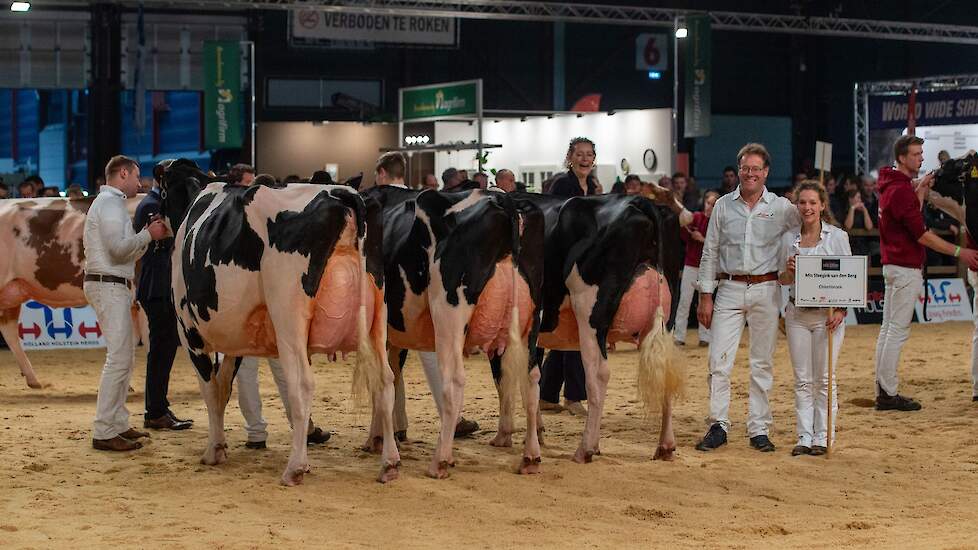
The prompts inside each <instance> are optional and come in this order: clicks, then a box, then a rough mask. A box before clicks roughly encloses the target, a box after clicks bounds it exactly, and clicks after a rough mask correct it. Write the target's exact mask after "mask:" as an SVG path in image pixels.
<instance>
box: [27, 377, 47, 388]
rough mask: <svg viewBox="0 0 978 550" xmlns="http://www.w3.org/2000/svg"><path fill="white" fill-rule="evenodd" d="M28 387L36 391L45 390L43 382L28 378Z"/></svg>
mask: <svg viewBox="0 0 978 550" xmlns="http://www.w3.org/2000/svg"><path fill="white" fill-rule="evenodd" d="M27 387H28V388H31V389H34V390H40V389H42V388H44V384H41V382H39V381H38V379H37V378H28V379H27Z"/></svg>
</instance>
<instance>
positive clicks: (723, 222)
mask: <svg viewBox="0 0 978 550" xmlns="http://www.w3.org/2000/svg"><path fill="white" fill-rule="evenodd" d="M737 162H738V164H739V166H738V173H739V176H740V185H739V186H738V187H737V188H736V189H734V190H733V192H731V193H728V194H726V195H724V196H722V197H720V198H719V199H717V201H716V204H715V205H714V207H713V215H712V216H711V217H710V224H709V228H708V229H707V232H706V242H705V243H704V244H703V256H702V259H701V261H700V272H699V279H698V280H697V286H698V288H699V291H700V303H699V307H698V309H697V318H698V319H699V322H700V323H701V324H702V325H703V326H705V327H707V328H709V329H710V334H711V341H710V372H709V377H708V380H709V385H710V423H711V424H710V429H709V431H708V432H707V433H706V435H705V436H704V437H703V440H702V441H700V442H699V443H698V444H697V445H696V448H697V449H698V450H700V451H711V450H713V449H716V448H717V447H720V446H722V445H725V444H726V443H727V431H728V430H729V429H730V419H729V416H728V413H729V409H730V372H731V371H732V370H733V365H734V359H735V358H736V356H737V347H738V346H739V345H740V335H741V333H742V332H743V330H744V323H745V322H746V323H748V324H749V325H750V401H749V412H748V420H747V434H748V436H749V437H750V445H751V447H753V448H755V449H757V450H759V451H762V452H771V451H774V444H773V443H771V440H770V439H769V438H768V430H769V429H770V426H771V422H772V418H771V407H770V405H769V403H768V392H769V391H770V390H771V386H772V384H773V382H774V372H773V361H772V357H773V355H774V346H775V343H776V342H777V335H778V310H779V307H778V304H779V303H780V299H779V292H780V288H779V286H778V282H777V279H778V263H779V259H780V257H779V255H780V252H779V250H780V249H779V246H778V243H779V242H780V240H781V236H782V235H783V234H784V233H785V232H786V231H788V230H792V229H796V228H797V227H798V226H799V225H800V223H801V221H800V219H799V216H798V209H797V208H795V207H794V206H793V205H792V204H791V203H790V202H789V201H788V200H787V199H785V198H783V197H778V196H777V195H775V194H774V193H771V192H770V191H768V190H767V188H766V187H765V185H764V184H765V182H766V181H767V176H768V171H769V169H770V165H771V156H770V155H769V154H768V152H767V149H766V148H765V147H764V146H763V145H761V144H759V143H748V144H747V145H745V146H744V147H743V148H741V149H740V152H739V153H738V154H737ZM720 243H724V245H723V246H722V247H721V246H720Z"/></svg>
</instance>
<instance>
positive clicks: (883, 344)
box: [876, 265, 924, 395]
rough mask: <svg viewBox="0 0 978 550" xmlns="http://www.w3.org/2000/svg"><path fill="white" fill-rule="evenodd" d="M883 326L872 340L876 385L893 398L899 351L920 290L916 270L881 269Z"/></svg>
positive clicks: (908, 334) (920, 278)
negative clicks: (873, 340)
mask: <svg viewBox="0 0 978 550" xmlns="http://www.w3.org/2000/svg"><path fill="white" fill-rule="evenodd" d="M883 282H884V290H883V292H884V293H883V324H882V325H881V326H880V335H879V338H878V339H877V340H876V382H877V383H878V384H879V387H881V388H882V389H883V391H885V392H886V393H887V394H889V395H896V394H897V386H898V385H899V379H898V377H897V365H899V363H900V351H901V350H902V349H903V344H904V343H905V342H906V341H907V338H909V337H910V321H911V320H912V319H913V310H914V302H915V301H916V300H917V297H918V296H920V292H921V290H922V289H923V283H924V280H923V277H922V275H921V273H920V270H919V269H912V268H909V267H900V266H898V265H884V266H883Z"/></svg>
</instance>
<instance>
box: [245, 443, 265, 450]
mask: <svg viewBox="0 0 978 550" xmlns="http://www.w3.org/2000/svg"><path fill="white" fill-rule="evenodd" d="M245 448H247V449H256V450H257V449H264V448H265V442H264V441H249V442H247V443H245Z"/></svg>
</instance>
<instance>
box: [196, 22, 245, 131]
mask: <svg viewBox="0 0 978 550" xmlns="http://www.w3.org/2000/svg"><path fill="white" fill-rule="evenodd" d="M240 50H241V46H240V45H239V43H238V42H235V41H230V40H208V41H205V42H204V148H206V149H226V148H234V147H241V144H242V134H241V51H240Z"/></svg>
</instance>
